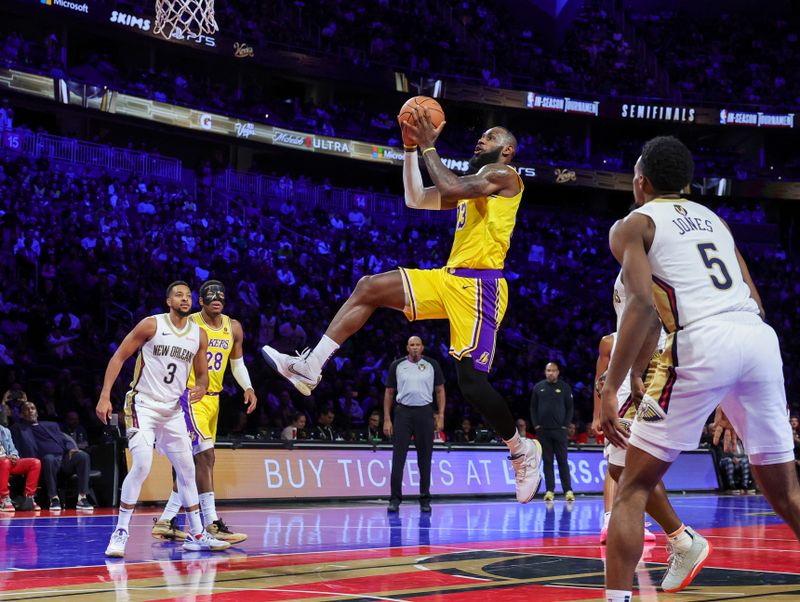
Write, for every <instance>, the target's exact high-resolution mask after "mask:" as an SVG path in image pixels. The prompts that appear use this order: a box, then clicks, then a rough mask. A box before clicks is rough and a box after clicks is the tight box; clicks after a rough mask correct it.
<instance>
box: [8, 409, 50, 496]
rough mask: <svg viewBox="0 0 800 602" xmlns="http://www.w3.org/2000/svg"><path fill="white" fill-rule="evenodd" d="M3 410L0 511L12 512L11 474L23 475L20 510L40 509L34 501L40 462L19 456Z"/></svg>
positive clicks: (40, 467)
mask: <svg viewBox="0 0 800 602" xmlns="http://www.w3.org/2000/svg"><path fill="white" fill-rule="evenodd" d="M4 423H5V412H3V417H2V420H0V511H2V512H14V511H15V510H16V507H15V506H14V504H13V503H12V502H11V492H10V490H9V483H8V480H9V478H10V476H11V475H25V490H24V495H25V497H24V499H23V501H22V504H20V508H19V509H20V510H41V508H39V505H38V504H37V503H36V502H35V501H34V499H33V496H34V495H36V487H37V486H38V485H39V473H40V472H41V470H42V464H41V462H40V461H39V459H38V458H20V457H19V452H18V451H17V448H16V447H14V440H13V439H12V437H11V431H9V430H8V429H7V428H6V427H5V424H4Z"/></svg>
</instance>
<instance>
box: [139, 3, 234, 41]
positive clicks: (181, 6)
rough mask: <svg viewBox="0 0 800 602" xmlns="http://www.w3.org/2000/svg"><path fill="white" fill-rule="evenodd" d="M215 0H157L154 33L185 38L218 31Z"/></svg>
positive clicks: (171, 37) (167, 36) (167, 37)
mask: <svg viewBox="0 0 800 602" xmlns="http://www.w3.org/2000/svg"><path fill="white" fill-rule="evenodd" d="M218 29H219V28H218V27H217V22H216V21H215V20H214V0H156V22H155V25H154V26H153V33H154V34H161V35H162V36H163V37H164V38H166V39H168V40H169V39H177V40H183V39H186V38H196V37H199V36H201V35H213V34H215V33H216V32H217V30H218Z"/></svg>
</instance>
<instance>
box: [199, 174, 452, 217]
mask: <svg viewBox="0 0 800 602" xmlns="http://www.w3.org/2000/svg"><path fill="white" fill-rule="evenodd" d="M213 186H214V188H217V189H218V190H223V191H225V192H228V193H232V194H241V195H253V196H257V197H266V198H272V199H273V200H275V201H276V202H282V201H283V200H284V199H286V200H291V201H292V202H295V203H302V204H303V205H307V206H308V205H310V206H321V207H326V208H328V209H337V210H339V211H350V210H351V209H360V210H361V211H363V212H364V215H365V216H382V217H387V218H395V217H398V216H402V217H404V218H407V219H411V220H424V221H439V220H442V221H447V220H450V219H452V217H451V215H450V212H448V211H414V210H411V209H409V208H408V207H406V206H405V202H404V201H403V199H402V197H400V196H397V195H392V194H383V193H376V192H372V191H368V190H358V189H350V188H337V187H335V186H328V185H324V184H315V183H311V182H304V183H301V182H299V181H296V180H292V183H291V188H290V187H289V186H288V185H286V184H283V185H282V184H281V178H277V177H275V176H267V175H262V174H253V173H244V172H237V171H234V170H232V169H227V170H225V171H223V172H221V173H219V174H217V175H216V176H214V179H213Z"/></svg>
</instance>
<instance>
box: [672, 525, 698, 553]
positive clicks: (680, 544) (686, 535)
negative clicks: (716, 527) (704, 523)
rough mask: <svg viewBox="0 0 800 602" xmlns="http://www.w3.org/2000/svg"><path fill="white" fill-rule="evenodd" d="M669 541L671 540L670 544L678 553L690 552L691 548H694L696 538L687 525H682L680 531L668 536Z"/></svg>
mask: <svg viewBox="0 0 800 602" xmlns="http://www.w3.org/2000/svg"><path fill="white" fill-rule="evenodd" d="M667 539H668V540H669V543H671V544H672V548H673V549H674V550H675V551H676V552H686V551H688V550H689V548H691V547H692V542H693V541H694V538H693V537H692V535H691V533H690V532H689V530H688V529H687V528H686V525H681V527H680V529H678V530H677V531H675V532H674V533H670V534H669V535H667Z"/></svg>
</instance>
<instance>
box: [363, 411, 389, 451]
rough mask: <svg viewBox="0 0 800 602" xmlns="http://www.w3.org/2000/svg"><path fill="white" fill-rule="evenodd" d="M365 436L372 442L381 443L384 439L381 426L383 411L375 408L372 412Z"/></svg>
mask: <svg viewBox="0 0 800 602" xmlns="http://www.w3.org/2000/svg"><path fill="white" fill-rule="evenodd" d="M364 438H365V439H366V440H367V441H369V442H370V443H380V442H381V441H384V439H385V438H384V435H383V428H382V427H381V413H380V412H379V411H378V410H374V411H372V412H371V413H370V415H369V419H368V420H367V428H366V429H365V430H364Z"/></svg>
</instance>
